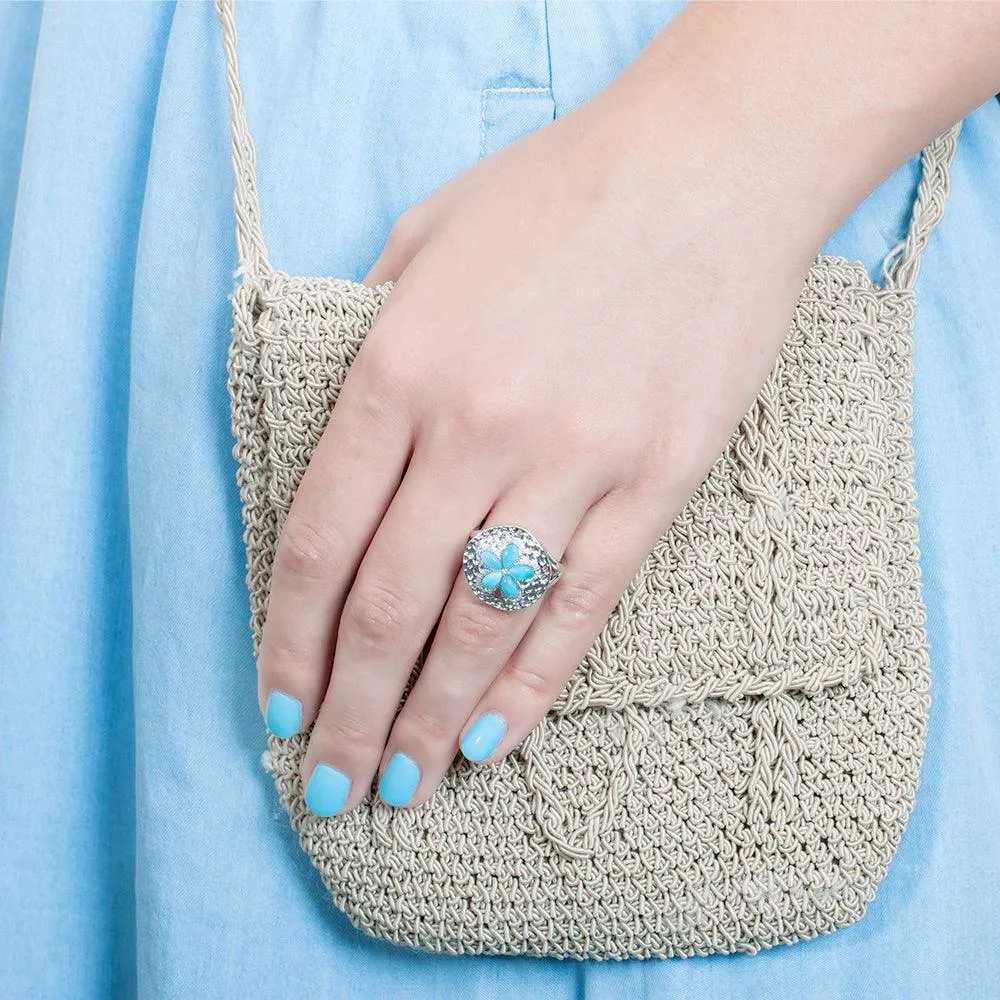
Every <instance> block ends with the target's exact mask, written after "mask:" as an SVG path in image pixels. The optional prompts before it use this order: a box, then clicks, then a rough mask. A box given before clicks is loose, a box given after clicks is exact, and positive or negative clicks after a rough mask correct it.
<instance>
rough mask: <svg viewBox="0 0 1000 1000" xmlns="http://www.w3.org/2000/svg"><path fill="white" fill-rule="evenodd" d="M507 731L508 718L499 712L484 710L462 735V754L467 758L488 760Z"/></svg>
mask: <svg viewBox="0 0 1000 1000" xmlns="http://www.w3.org/2000/svg"><path fill="white" fill-rule="evenodd" d="M506 732H507V720H506V719H505V718H504V717H503V716H502V715H501V714H500V713H499V712H483V714H482V715H481V716H479V718H478V719H476V721H475V722H473V723H472V726H471V728H470V729H469V731H468V732H467V733H466V734H465V735H464V736H463V737H462V743H461V748H462V754H463V755H464V756H465V757H466V759H467V760H486V758H487V757H489V755H490V754H491V753H493V751H494V750H496V748H497V747H498V746H499V745H500V741H501V740H502V739H503V735H504V733H506Z"/></svg>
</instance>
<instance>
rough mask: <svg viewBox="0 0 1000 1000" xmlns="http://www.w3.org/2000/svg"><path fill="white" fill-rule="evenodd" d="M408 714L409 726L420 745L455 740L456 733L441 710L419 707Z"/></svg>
mask: <svg viewBox="0 0 1000 1000" xmlns="http://www.w3.org/2000/svg"><path fill="white" fill-rule="evenodd" d="M408 714H409V718H408V719H407V723H406V724H407V728H409V729H412V731H413V735H414V736H415V738H416V741H417V745H418V746H426V745H427V744H428V743H444V742H447V741H449V740H454V738H455V733H454V732H453V729H452V727H451V726H449V725H448V723H447V722H446V721H445V719H444V718H443V717H442V716H441V714H440V713H439V712H433V711H430V710H428V709H425V708H418V709H414V710H413V711H411V712H410V713H408Z"/></svg>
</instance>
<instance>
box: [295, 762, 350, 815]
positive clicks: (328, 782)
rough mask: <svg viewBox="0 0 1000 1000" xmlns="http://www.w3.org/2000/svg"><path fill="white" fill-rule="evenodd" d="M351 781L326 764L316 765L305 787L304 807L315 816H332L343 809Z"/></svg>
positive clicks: (342, 773) (341, 772)
mask: <svg viewBox="0 0 1000 1000" xmlns="http://www.w3.org/2000/svg"><path fill="white" fill-rule="evenodd" d="M350 790H351V779H350V778H349V777H348V776H347V775H346V774H344V772H343V771H338V770H337V768H335V767H330V766H329V765H328V764H317V765H316V767H315V769H314V770H313V773H312V777H310V779H309V784H307V785H306V795H305V798H306V805H307V806H309V810H310V812H313V813H315V814H316V815H317V816H332V815H333V814H334V813H339V812H340V810H341V809H343V808H344V803H345V802H346V801H347V794H348V792H350Z"/></svg>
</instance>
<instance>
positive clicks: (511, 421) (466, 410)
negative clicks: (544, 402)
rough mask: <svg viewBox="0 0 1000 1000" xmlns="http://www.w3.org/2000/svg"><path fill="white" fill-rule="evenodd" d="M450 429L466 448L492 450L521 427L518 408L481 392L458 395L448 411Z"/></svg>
mask: <svg viewBox="0 0 1000 1000" xmlns="http://www.w3.org/2000/svg"><path fill="white" fill-rule="evenodd" d="M449 423H450V424H451V430H452V431H453V433H454V434H455V436H456V438H457V440H458V441H460V442H461V443H462V444H463V446H464V447H465V448H473V449H475V448H485V447H489V448H490V449H493V448H495V447H496V444H497V441H505V440H510V439H511V438H513V437H514V436H515V435H516V434H517V431H518V428H519V426H520V418H519V417H518V416H517V408H516V407H514V406H512V405H510V403H509V402H507V401H505V400H503V399H500V400H493V399H490V398H489V397H487V396H484V395H479V396H476V395H473V394H464V393H463V394H459V395H458V397H457V398H456V399H454V400H453V401H452V404H451V412H450V414H449Z"/></svg>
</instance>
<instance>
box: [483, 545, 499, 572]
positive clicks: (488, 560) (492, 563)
mask: <svg viewBox="0 0 1000 1000" xmlns="http://www.w3.org/2000/svg"><path fill="white" fill-rule="evenodd" d="M479 561H480V562H481V563H482V564H483V565H484V566H485V567H486V568H487V569H500V568H501V562H500V557H499V556H498V555H497V554H496V553H495V552H494V551H493V550H492V549H483V550H482V551H481V552H480V553H479Z"/></svg>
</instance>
